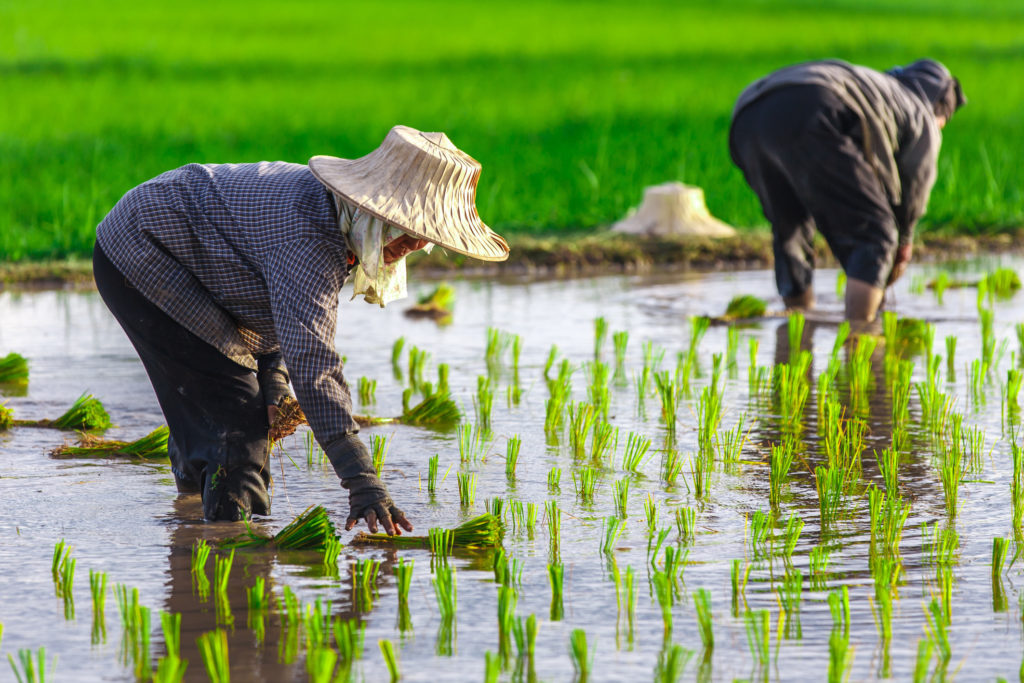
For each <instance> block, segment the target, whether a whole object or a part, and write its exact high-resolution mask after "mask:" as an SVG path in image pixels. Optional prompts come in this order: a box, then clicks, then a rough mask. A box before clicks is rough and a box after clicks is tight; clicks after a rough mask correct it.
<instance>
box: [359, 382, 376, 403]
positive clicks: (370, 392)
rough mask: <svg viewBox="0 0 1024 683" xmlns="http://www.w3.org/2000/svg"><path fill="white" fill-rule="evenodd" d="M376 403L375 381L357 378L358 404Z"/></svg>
mask: <svg viewBox="0 0 1024 683" xmlns="http://www.w3.org/2000/svg"><path fill="white" fill-rule="evenodd" d="M376 402H377V380H375V379H370V378H369V377H360V378H359V404H360V405H364V406H367V405H372V404H374V403H376Z"/></svg>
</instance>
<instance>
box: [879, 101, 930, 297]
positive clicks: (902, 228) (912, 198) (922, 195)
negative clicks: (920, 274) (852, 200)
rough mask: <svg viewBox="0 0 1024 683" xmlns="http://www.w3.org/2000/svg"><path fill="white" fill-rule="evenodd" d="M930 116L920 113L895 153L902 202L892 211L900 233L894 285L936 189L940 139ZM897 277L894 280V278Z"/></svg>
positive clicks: (903, 267)
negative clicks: (929, 198)
mask: <svg viewBox="0 0 1024 683" xmlns="http://www.w3.org/2000/svg"><path fill="white" fill-rule="evenodd" d="M929 116H930V114H928V112H925V111H924V110H921V111H919V112H917V113H916V118H914V119H912V120H911V123H910V124H908V128H909V129H910V130H909V132H908V134H907V136H906V139H905V140H901V141H900V147H899V150H898V151H897V152H896V167H897V168H898V169H899V173H900V184H901V186H902V197H901V202H900V203H899V204H898V205H896V206H894V207H892V209H893V215H894V216H895V217H896V225H897V227H898V229H899V235H900V238H899V245H898V247H897V249H896V257H895V261H894V265H893V273H892V275H891V276H890V278H889V281H890V282H892V281H894V280H896V278H898V277H899V276H900V275H901V274H902V273H903V271H904V270H905V269H906V264H907V263H908V262H909V261H910V256H911V253H912V251H913V242H914V228H915V226H916V225H917V221H918V220H920V218H921V216H923V215H924V212H925V209H926V208H927V207H928V197H929V195H931V191H932V187H933V186H934V185H935V176H936V167H937V161H938V155H939V144H940V142H941V135H940V133H939V128H938V125H936V123H935V121H934V120H933V119H929V118H928V117H929ZM894 276H895V277H894Z"/></svg>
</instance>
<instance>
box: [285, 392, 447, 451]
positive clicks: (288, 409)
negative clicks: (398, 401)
mask: <svg viewBox="0 0 1024 683" xmlns="http://www.w3.org/2000/svg"><path fill="white" fill-rule="evenodd" d="M410 396H411V392H408V390H407V393H406V394H405V395H404V396H403V401H402V403H403V411H402V414H401V415H399V416H398V417H375V416H373V415H353V416H352V418H353V419H354V420H355V421H356V423H358V424H359V425H361V426H363V427H366V426H372V425H383V424H395V423H396V422H398V423H401V424H407V425H412V426H416V427H427V426H429V427H450V426H452V425H456V424H458V423H459V420H461V419H462V411H460V410H459V406H458V404H457V403H455V401H454V400H452V397H451V394H449V393H448V392H441V391H436V392H434V391H429V392H428V394H427V396H426V398H424V399H423V400H422V401H420V402H419V403H417V404H416V405H414V406H412V407H409V397H410ZM304 424H306V416H305V414H304V413H303V412H302V408H300V407H299V403H298V401H296V400H295V399H294V398H291V397H287V398H285V399H284V400H283V401H282V402H281V405H280V406H279V408H278V413H277V417H276V418H275V419H274V424H272V425H271V426H270V433H269V435H268V437H269V439H270V441H271V442H274V441H280V440H281V439H283V438H285V437H286V436H291V435H292V434H294V433H295V430H296V429H297V428H298V427H299V426H300V425H304Z"/></svg>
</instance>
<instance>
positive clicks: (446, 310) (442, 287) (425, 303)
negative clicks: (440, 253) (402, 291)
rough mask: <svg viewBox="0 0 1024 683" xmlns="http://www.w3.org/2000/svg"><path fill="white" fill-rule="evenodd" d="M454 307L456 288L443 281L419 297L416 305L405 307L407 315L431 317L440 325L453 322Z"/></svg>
mask: <svg viewBox="0 0 1024 683" xmlns="http://www.w3.org/2000/svg"><path fill="white" fill-rule="evenodd" d="M454 307H455V288H454V287H452V286H451V285H449V284H448V283H447V282H442V283H441V284H439V285H438V286H437V287H435V288H434V289H432V290H431V291H429V292H427V293H426V294H424V295H423V296H421V297H419V298H418V299H417V300H416V303H415V305H413V306H410V307H409V308H407V309H405V315H407V316H409V317H411V318H431V319H432V320H435V321H437V323H438V324H440V325H446V324H448V323H450V322H451V319H452V312H453V309H454Z"/></svg>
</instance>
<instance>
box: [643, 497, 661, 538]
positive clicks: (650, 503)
mask: <svg viewBox="0 0 1024 683" xmlns="http://www.w3.org/2000/svg"><path fill="white" fill-rule="evenodd" d="M644 520H645V521H646V522H647V535H648V536H651V535H653V534H654V532H655V531H657V530H658V504H657V503H655V502H654V499H653V498H651V494H649V493H648V494H647V497H646V498H644Z"/></svg>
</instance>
